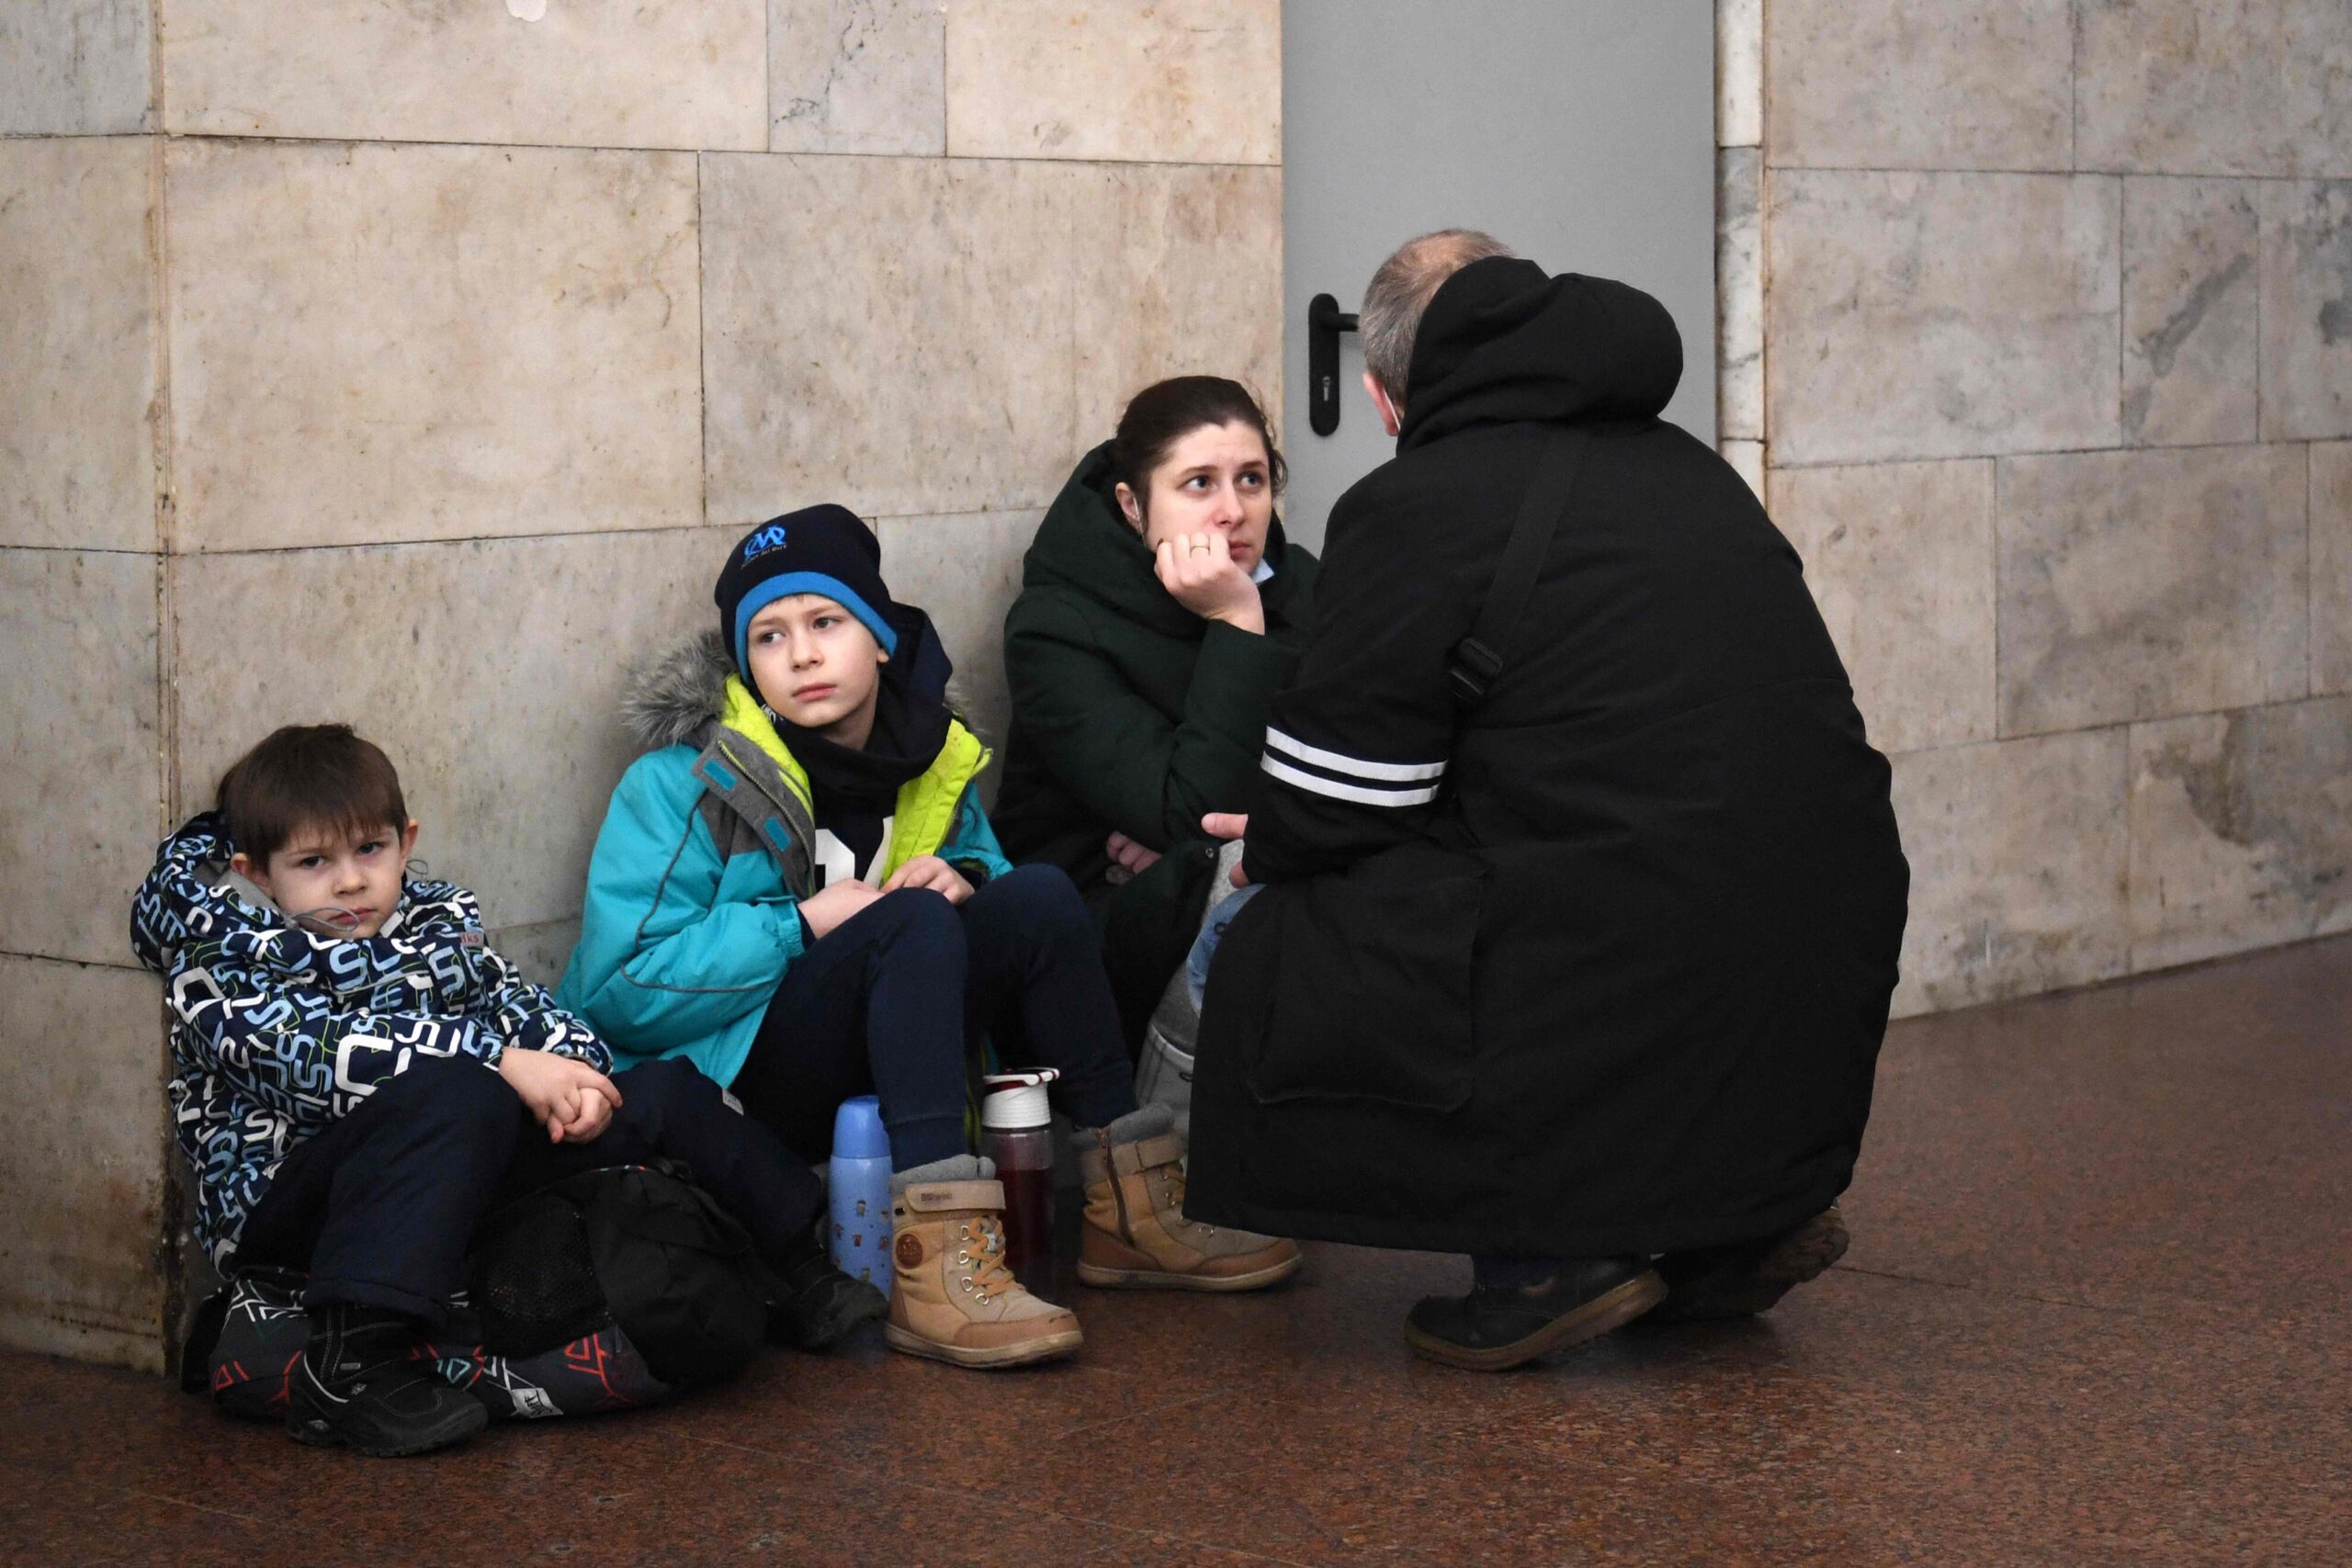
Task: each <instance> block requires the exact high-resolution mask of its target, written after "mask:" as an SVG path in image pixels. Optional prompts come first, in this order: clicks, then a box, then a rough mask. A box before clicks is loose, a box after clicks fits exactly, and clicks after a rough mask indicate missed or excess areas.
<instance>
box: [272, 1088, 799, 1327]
mask: <svg viewBox="0 0 2352 1568" xmlns="http://www.w3.org/2000/svg"><path fill="white" fill-rule="evenodd" d="M613 1084H614V1087H616V1089H619V1090H620V1091H621V1099H622V1100H623V1102H624V1103H623V1104H622V1105H621V1107H620V1109H619V1110H617V1111H614V1112H613V1118H612V1121H611V1122H609V1123H608V1124H607V1125H606V1126H605V1131H604V1132H603V1133H602V1134H598V1136H597V1137H596V1138H595V1139H594V1141H593V1142H590V1143H585V1144H573V1143H562V1144H550V1143H548V1135H547V1131H546V1129H545V1128H543V1127H541V1126H540V1125H539V1124H538V1123H537V1122H535V1121H533V1120H532V1119H531V1116H530V1114H529V1112H527V1111H525V1110H524V1109H523V1102H522V1101H521V1100H518V1099H516V1098H515V1091H514V1090H513V1089H509V1088H508V1087H507V1086H506V1080H505V1079H504V1078H502V1077H499V1076H498V1074H497V1073H496V1072H495V1071H493V1070H492V1069H491V1068H490V1067H487V1066H483V1065H482V1064H481V1062H479V1061H476V1060H475V1059H473V1058H472V1057H470V1056H427V1057H423V1058H421V1059H419V1060H417V1061H415V1062H414V1063H413V1064H412V1065H411V1066H410V1067H409V1069H408V1071H406V1072H404V1073H402V1074H401V1075H400V1076H399V1077H395V1078H393V1079H391V1080H390V1081H389V1082H387V1083H385V1084H383V1085H381V1086H380V1087H379V1088H378V1089H377V1090H376V1092H375V1093H374V1094H372V1095H370V1096H368V1100H367V1102H366V1103H365V1104H363V1105H361V1106H359V1107H358V1108H357V1109H356V1110H354V1111H352V1112H351V1113H350V1114H349V1115H347V1116H345V1118H343V1120H341V1121H340V1122H336V1123H335V1124H334V1126H332V1127H329V1128H327V1129H326V1130H325V1131H324V1132H322V1133H320V1134H318V1135H317V1136H315V1137H313V1138H311V1140H310V1141H309V1142H307V1143H305V1144H302V1145H299V1146H298V1147H296V1149H295V1150H294V1152H293V1153H291V1154H289V1155H288V1156H286V1160H285V1162H284V1163H283V1164H282V1165H280V1166H279V1167H278V1170H277V1177H276V1179H274V1180H272V1181H271V1183H270V1187H269V1190H268V1192H267V1193H266V1195H264V1197H263V1198H262V1201H261V1202H260V1203H258V1204H257V1205H255V1206H254V1212H253V1213H252V1214H250V1215H249V1216H247V1218H246V1220H245V1226H244V1230H243V1233H242V1234H241V1235H240V1237H239V1239H238V1244H237V1263H238V1265H239V1266H240V1267H250V1266H257V1265H264V1264H266V1265H271V1266H274V1267H277V1268H284V1269H300V1270H303V1271H305V1272H307V1273H308V1274H309V1275H310V1286H309V1289H308V1290H307V1292H305V1294H304V1303H305V1304H306V1305H309V1306H312V1307H316V1306H321V1305H323V1304H325V1303H331V1302H348V1303H354V1304H356V1305H361V1306H373V1307H385V1308H389V1309H390V1310H391V1311H394V1312H400V1313H405V1314H408V1315H409V1316H412V1317H416V1318H421V1319H424V1321H425V1322H426V1323H428V1324H430V1325H434V1326H436V1327H437V1326H438V1325H440V1324H441V1322H442V1320H443V1314H444V1308H445V1305H446V1303H447V1301H448V1299H449V1297H450V1295H451V1294H452V1293H453V1292H456V1291H457V1290H458V1288H459V1286H460V1285H461V1283H462V1282H463V1280H464V1277H465V1259H466V1252H467V1249H468V1247H469V1246H470V1245H471V1243H472V1240H473V1234H474V1226H475V1224H477V1223H479V1222H480V1220H481V1217H482V1215H483V1214H484V1213H488V1212H489V1211H490V1210H491V1209H492V1207H494V1206H495V1205H496V1204H498V1203H499V1202H500V1201H503V1200H504V1199H506V1198H508V1197H515V1196H519V1195H521V1194H522V1193H525V1192H528V1191H531V1190H534V1189H537V1188H539V1187H544V1186H546V1185H547V1184H548V1182H550V1181H557V1180H560V1179H563V1178H565V1177H568V1176H575V1175H578V1174H579V1173H581V1172H582V1171H587V1170H594V1169H597V1168H600V1167H604V1166H612V1165H644V1164H648V1163H650V1162H651V1161H652V1160H655V1159H661V1158H666V1159H673V1160H676V1161H679V1162H680V1163H682V1164H684V1165H685V1166H686V1167H687V1168H689V1169H690V1170H691V1171H692V1172H693V1174H694V1179H695V1184H696V1185H698V1186H700V1187H701V1188H702V1189H703V1190H705V1191H706V1192H708V1193H709V1194H710V1195H711V1196H712V1197H713V1198H716V1199H717V1200H718V1203H719V1206H720V1207H721V1208H723V1209H725V1210H726V1211H727V1212H728V1213H729V1214H731V1215H733V1216H734V1218H735V1220H736V1221H737V1223H738V1224H741V1225H742V1227H743V1228H744V1229H745V1230H746V1231H748V1232H750V1233H751V1236H752V1241H753V1242H754V1243H755V1244H756V1245H757V1246H758V1247H759V1248H760V1251H761V1253H762V1255H763V1257H766V1258H771V1259H777V1258H782V1257H783V1256H784V1255H785V1254H786V1252H787V1251H788V1250H789V1249H790V1247H791V1246H792V1244H793V1243H794V1242H795V1241H796V1240H797V1239H799V1238H800V1237H801V1236H803V1235H806V1234H807V1232H808V1230H809V1221H810V1220H811V1219H812V1218H813V1217H814V1216H815V1214H816V1212H817V1204H818V1199H819V1189H818V1185H817V1179H816V1177H815V1176H814V1175H813V1174H812V1173H811V1172H810V1170H809V1165H808V1162H807V1161H805V1160H801V1159H798V1158H796V1157H795V1156H793V1154H792V1152H791V1151H790V1150H789V1149H787V1148H786V1147H785V1145H784V1144H783V1142H782V1141H781V1140H780V1139H778V1138H777V1137H776V1135H775V1134H774V1133H772V1132H770V1131H769V1130H768V1129H767V1128H765V1127H763V1126H762V1125H760V1124H759V1123H758V1122H755V1121H753V1120H752V1118H750V1117H748V1116H745V1115H743V1114H742V1113H741V1111H736V1110H734V1109H733V1108H732V1107H730V1106H729V1105H728V1103H727V1102H726V1100H725V1099H724V1098H723V1097H722V1096H721V1094H720V1091H719V1088H718V1085H717V1084H715V1083H713V1082H711V1081H710V1080H709V1079H708V1078H707V1077H703V1076H702V1074H700V1073H698V1072H696V1071H695V1069H694V1067H693V1066H691V1065H690V1064H688V1063H685V1062H682V1061H662V1062H650V1063H648V1064H646V1065H645V1066H640V1067H632V1068H630V1069H628V1071H627V1072H621V1073H616V1074H614V1075H613Z"/></svg>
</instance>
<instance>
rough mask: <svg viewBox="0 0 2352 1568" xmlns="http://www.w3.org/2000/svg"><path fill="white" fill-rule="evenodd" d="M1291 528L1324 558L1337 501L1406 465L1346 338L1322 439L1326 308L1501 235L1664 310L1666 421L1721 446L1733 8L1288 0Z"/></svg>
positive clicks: (1605, 1)
mask: <svg viewBox="0 0 2352 1568" xmlns="http://www.w3.org/2000/svg"><path fill="white" fill-rule="evenodd" d="M1714 183H1715V159H1714V6H1713V0H1284V4H1283V247H1284V250H1283V315H1284V323H1283V441H1284V444H1285V446H1286V449H1287V452H1288V456H1289V457H1290V463H1291V485H1290V496H1289V499H1288V500H1287V501H1286V502H1284V504H1283V520H1284V523H1285V524H1286V525H1287V526H1288V527H1289V528H1290V529H1291V530H1292V532H1293V533H1294V534H1295V536H1298V537H1300V538H1302V539H1304V540H1305V541H1306V542H1307V543H1309V544H1311V545H1319V544H1320V543H1321V541H1322V537H1323V524H1324V518H1325V515H1326V513H1329V511H1330V507H1331V502H1333V501H1335V500H1337V499H1338V498H1339V495H1340V491H1344V490H1346V489H1347V487H1348V486H1349V485H1351V484H1352V483H1354V482H1355V480H1356V479H1358V478H1360V477H1361V476H1362V475H1363V473H1364V472H1365V471H1366V470H1367V469H1369V468H1373V467H1374V465H1376V464H1378V463H1380V462H1382V461H1384V460H1385V459H1386V458H1387V457H1389V456H1390V454H1391V452H1392V450H1393V446H1394V444H1393V443H1392V442H1390V441H1389V440H1388V439H1387V438H1386V437H1385V436H1384V435H1383V434H1381V431H1380V426H1379V424H1378V423H1377V422H1376V420H1375V419H1374V414H1373V412H1372V409H1371V406H1370V405H1369V404H1368V403H1366V402H1365V400H1364V398H1363V392H1362V390H1361V389H1359V387H1358V386H1357V378H1358V377H1359V375H1360V374H1361V372H1362V371H1363V356H1362V355H1361V354H1360V353H1359V352H1358V350H1357V347H1356V344H1355V339H1354V337H1353V335H1352V334H1348V335H1343V336H1342V338H1341V339H1340V364H1339V373H1338V386H1337V387H1336V389H1335V391H1336V392H1337V395H1338V397H1339V400H1340V425H1339V428H1338V430H1337V431H1335V432H1334V433H1333V434H1330V435H1328V436H1320V435H1317V434H1314V433H1313V431H1312V430H1311V429H1310V428H1309V423H1308V417H1307V412H1308V400H1309V398H1310V396H1311V395H1312V393H1313V391H1314V389H1313V388H1312V387H1311V386H1310V385H1309V383H1308V379H1307V364H1306V336H1307V324H1306V317H1307V302H1308V301H1309V300H1310V299H1313V298H1314V297H1315V296H1316V295H1317V294H1330V295H1333V296H1336V297H1337V299H1338V301H1339V307H1340V310H1343V311H1353V310H1355V308H1356V306H1357V304H1358V302H1359V301H1360V300H1361V299H1362V297H1363V287H1364V284H1365V283H1366V282H1367V281H1368V280H1369V279H1370V278H1371V276H1372V271H1373V268H1374V267H1375V266H1377V265H1380V261H1381V258H1382V257H1384V256H1385V255H1386V254H1388V253H1389V252H1390V251H1391V250H1393V249H1395V248H1396V246H1397V243H1398V242H1399V241H1402V240H1405V239H1408V238H1409V237H1410V236H1412V235H1414V234H1418V233H1422V232H1425V231H1428V230H1431V229H1442V228H1449V227H1456V226H1459V227H1466V228H1473V229H1484V230H1487V231H1488V232H1490V233H1492V234H1494V235H1495V236H1496V237H1497V238H1498V239H1500V240H1502V241H1503V242H1504V243H1507V244H1509V245H1510V246H1511V247H1512V248H1513V249H1514V250H1517V251H1518V252H1519V253H1520V254H1522V255H1526V256H1531V257H1532V258H1534V259H1535V260H1537V261H1539V262H1541V263H1543V264H1544V266H1545V267H1546V268H1547V269H1549V270H1551V271H1553V272H1584V273H1594V274H1598V275H1600V276H1610V277H1620V278H1623V279H1624V280H1625V281H1626V282H1628V283H1632V284H1634V285H1636V286H1638V287H1640V288H1645V289H1647V290H1649V291H1650V292H1651V293H1652V294H1655V295H1657V297H1658V298H1659V299H1662V300H1664V301H1665V302H1666V307H1667V309H1668V310H1670V311H1672V312H1673V314H1674V321H1675V324H1676V325H1677V326H1678V327H1679V328H1680V329H1681V331H1682V355H1683V371H1682V385H1681V388H1680V389H1679V390H1678V391H1677V392H1676V394H1675V398H1674V401H1673V402H1672V403H1671V404H1670V405H1668V409H1667V414H1666V416H1667V417H1668V419H1670V420H1673V421H1674V422H1675V423H1678V424H1679V425H1681V426H1683V428H1685V429H1687V430H1689V431H1690V432H1691V434H1694V435H1696V436H1698V437H1699V438H1700V439H1701V440H1702V441H1705V442H1708V443H1709V444H1711V445H1712V444H1713V441H1714V436H1715V353H1714V339H1715V243H1714Z"/></svg>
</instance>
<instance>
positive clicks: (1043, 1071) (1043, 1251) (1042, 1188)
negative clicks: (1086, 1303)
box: [980, 1067, 1058, 1292]
mask: <svg viewBox="0 0 2352 1568" xmlns="http://www.w3.org/2000/svg"><path fill="white" fill-rule="evenodd" d="M1057 1076H1058V1075H1057V1074H1056V1073H1055V1071H1054V1070H1053V1069H1052V1068H1051V1067H1041V1068H1039V1069H1038V1070H1037V1071H1035V1072H1034V1073H991V1074H989V1076H988V1077H986V1078H984V1079H982V1080H981V1082H982V1085H983V1092H982V1094H981V1097H980V1153H981V1154H982V1155H983V1156H986V1157H987V1158H989V1159H991V1160H994V1161H995V1162H996V1178H997V1179H998V1180H999V1181H1001V1182H1003V1183H1004V1247H1005V1253H1006V1261H1007V1262H1008V1263H1010V1264H1011V1265H1012V1275H1013V1278H1014V1279H1016V1280H1020V1281H1021V1282H1022V1283H1023V1285H1026V1286H1028V1287H1029V1289H1031V1290H1032V1291H1037V1292H1044V1291H1046V1290H1048V1289H1050V1288H1051V1286H1052V1285H1053V1282H1054V1281H1053V1274H1054V1134H1053V1128H1052V1125H1051V1122H1052V1112H1051V1111H1050V1110H1049V1109H1048V1107H1047V1106H1046V1085H1047V1084H1049V1083H1051V1082H1052V1081H1053V1080H1054V1079H1055V1077H1057Z"/></svg>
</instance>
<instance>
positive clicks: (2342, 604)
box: [2311, 441, 2352, 694]
mask: <svg viewBox="0 0 2352 1568" xmlns="http://www.w3.org/2000/svg"><path fill="white" fill-rule="evenodd" d="M2311 462H2312V473H2311V486H2312V506H2311V526H2312V693H2313V694H2319V693H2323V692H2352V443H2346V442H2340V441H2339V442H2330V443H2328V444H2325V445H2324V446H2313V447H2312V449H2311Z"/></svg>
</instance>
